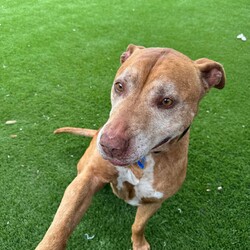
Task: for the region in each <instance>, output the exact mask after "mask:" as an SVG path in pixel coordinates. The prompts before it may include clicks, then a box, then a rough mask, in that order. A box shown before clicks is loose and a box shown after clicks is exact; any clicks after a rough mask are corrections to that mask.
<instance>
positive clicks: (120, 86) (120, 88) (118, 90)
mask: <svg viewBox="0 0 250 250" xmlns="http://www.w3.org/2000/svg"><path fill="white" fill-rule="evenodd" d="M114 89H115V92H116V93H118V94H121V93H122V92H123V91H124V87H123V84H122V83H121V82H116V83H115V85H114Z"/></svg>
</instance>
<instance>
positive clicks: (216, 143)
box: [0, 0, 250, 250]
mask: <svg viewBox="0 0 250 250" xmlns="http://www.w3.org/2000/svg"><path fill="white" fill-rule="evenodd" d="M249 13H250V5H249V3H248V1H247V0H238V1H234V0H228V1H215V0H212V1H211V0H206V1H203V0H199V1H198V0H193V1H191V0H186V1H176V0H168V1H164V0H152V1H142V0H139V1H132V0H123V1H114V0H105V1H98V0H92V1H90V0H85V1H80V0H73V1H62V0H61V1H59V0H50V1H49V0H43V1H40V0H39V1H35V0H23V1H10V0H3V1H1V3H0V164H1V166H0V175H1V184H0V206H1V207H0V208H1V209H0V211H1V213H0V249H8V250H10V249H18V250H19V249H25V250H26V249H34V248H35V246H36V245H37V244H38V242H39V241H40V240H41V238H42V237H43V235H44V233H45V231H46V229H47V228H48V226H49V224H50V223H51V221H52V218H53V216H54V214H55V212H56V209H57V207H58V205H59V202H60V200H61V197H62V195H63V192H64V190H65V188H66V186H67V185H68V184H69V183H70V182H71V180H72V179H73V178H74V176H75V175H76V164H77V161H78V159H79V158H80V157H81V155H82V153H83V152H84V150H85V149H86V147H87V146H88V143H89V139H83V138H82V137H76V136H71V135H61V136H55V135H53V133H52V132H53V130H54V129H55V128H58V127H62V126H75V127H77V126H80V127H88V128H98V127H100V126H101V125H102V124H104V123H105V121H106V119H107V117H108V114H109V109H110V101H109V95H110V94H109V92H110V88H111V84H112V80H113V78H114V75H115V72H116V70H117V68H118V67H119V57H120V54H121V53H122V52H123V51H124V50H125V49H126V47H127V45H128V44H129V43H134V44H138V45H144V46H147V47H156V46H157V47H172V48H175V49H177V50H179V51H181V52H183V53H184V54H186V55H188V56H189V57H191V58H192V59H198V58H201V57H208V58H211V59H213V60H216V61H219V62H221V63H222V64H223V65H224V67H225V70H226V73H227V84H226V87H225V89H223V90H222V91H219V90H215V89H214V90H211V92H210V93H209V94H208V95H207V96H206V97H205V98H204V100H203V101H202V103H201V106H200V112H199V115H198V117H197V118H196V120H195V122H194V124H193V125H192V129H191V141H190V150H189V168H188V173H187V179H186V182H185V184H184V185H183V187H182V189H181V190H180V191H179V192H178V193H177V194H176V195H175V196H173V197H172V198H170V199H169V200H168V201H166V202H165V203H164V205H163V207H162V209H161V210H160V211H159V212H158V213H157V214H156V215H155V216H154V217H152V219H151V220H150V222H149V224H148V226H147V229H146V236H147V239H148V241H149V242H150V243H151V246H152V249H157V250H161V249H173V250H180V249H184V250H186V249H190V250H191V249H192V250H193V249H216V250H218V249H223V250H224V249H225V250H228V249H249V246H250V242H249V224H250V223H249V212H250V211H249V208H250V204H249V179H250V178H249V157H250V150H249V137H250V136H249V120H250V119H249V110H250V105H249V100H250V95H249V65H250V56H249V51H250V33H249ZM240 33H244V34H245V35H246V37H247V38H249V40H247V41H245V42H243V41H241V40H239V39H236V36H237V35H238V34H240ZM8 120H16V121H17V122H16V124H14V125H5V122H6V121H8ZM11 135H17V137H16V138H11V137H10V136H11ZM220 186H221V187H222V190H218V189H217V188H218V187H220ZM134 215H135V208H134V207H131V206H129V205H127V204H125V203H124V202H123V201H121V200H119V199H117V198H116V197H115V196H113V194H112V192H111V190H110V188H109V187H108V186H107V187H105V188H104V189H103V190H102V191H100V192H99V193H98V194H97V195H96V196H95V198H94V200H93V204H92V205H91V207H90V209H89V210H88V212H87V214H86V216H85V217H84V219H83V220H82V221H81V223H80V224H79V226H78V227H77V229H76V230H75V232H74V233H73V235H72V237H71V238H70V240H69V243H68V249H76V250H77V249H91V250H92V249H94V250H99V249H100V250H105V249H122V250H126V249H127V250H128V249H131V244H130V235H131V233H130V228H131V225H132V223H133V219H134ZM86 233H87V234H89V235H90V236H92V235H95V237H94V239H92V240H87V239H86V238H85V236H84V234H86Z"/></svg>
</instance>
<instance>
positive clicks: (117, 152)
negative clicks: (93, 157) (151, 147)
mask: <svg viewBox="0 0 250 250" xmlns="http://www.w3.org/2000/svg"><path fill="white" fill-rule="evenodd" d="M100 145H101V147H102V149H103V151H104V153H105V154H106V155H107V156H109V157H112V158H120V157H122V155H124V154H125V153H126V151H127V149H128V145H129V141H128V140H126V139H124V138H122V137H118V136H116V137H110V136H109V135H108V134H103V135H102V136H101V138H100Z"/></svg>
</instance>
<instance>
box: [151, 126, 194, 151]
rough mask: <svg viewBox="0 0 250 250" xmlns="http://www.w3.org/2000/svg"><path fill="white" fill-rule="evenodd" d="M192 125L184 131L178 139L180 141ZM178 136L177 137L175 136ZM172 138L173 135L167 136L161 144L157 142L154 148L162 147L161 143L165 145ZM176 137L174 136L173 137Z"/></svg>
mask: <svg viewBox="0 0 250 250" xmlns="http://www.w3.org/2000/svg"><path fill="white" fill-rule="evenodd" d="M190 126H191V125H189V126H188V127H187V128H186V129H185V130H184V131H183V132H182V134H181V135H180V136H179V137H178V139H177V141H180V140H181V138H182V137H183V136H184V135H185V134H186V133H187V132H188V130H189V128H190ZM175 138H176V137H175ZM171 139H172V138H171V137H169V136H168V137H166V138H165V139H164V140H162V141H161V142H160V143H159V144H157V145H156V146H155V147H153V148H152V149H156V148H158V147H160V146H161V145H163V144H164V143H166V142H169V141H170V140H171ZM173 139H174V138H173Z"/></svg>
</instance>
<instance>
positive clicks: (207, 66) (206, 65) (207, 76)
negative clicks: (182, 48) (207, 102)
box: [194, 58, 226, 92]
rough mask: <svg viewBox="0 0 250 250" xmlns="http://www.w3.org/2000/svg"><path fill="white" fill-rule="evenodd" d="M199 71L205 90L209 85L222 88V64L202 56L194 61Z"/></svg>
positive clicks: (223, 82) (223, 81)
mask: <svg viewBox="0 0 250 250" xmlns="http://www.w3.org/2000/svg"><path fill="white" fill-rule="evenodd" d="M194 63H195V65H196V67H197V68H198V70H199V71H200V77H201V81H202V83H203V86H204V88H205V92H207V91H208V90H209V89H210V88H211V87H215V88H217V89H223V88H224V85H225V81H226V75H225V71H224V68H223V66H222V65H221V64H220V63H218V62H215V61H212V60H210V59H207V58H202V59H198V60H196V61H194Z"/></svg>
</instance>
